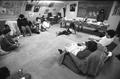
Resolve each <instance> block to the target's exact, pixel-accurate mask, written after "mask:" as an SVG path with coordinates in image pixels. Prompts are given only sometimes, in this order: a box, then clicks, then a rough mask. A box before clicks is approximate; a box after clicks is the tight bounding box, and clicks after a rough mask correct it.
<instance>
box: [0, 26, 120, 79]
mask: <svg viewBox="0 0 120 79" xmlns="http://www.w3.org/2000/svg"><path fill="white" fill-rule="evenodd" d="M62 30H64V29H63V28H62V29H60V28H59V25H54V26H52V27H51V28H50V29H49V30H48V31H46V32H41V33H40V34H33V35H32V36H27V37H24V38H23V37H21V38H20V40H19V41H20V43H21V47H20V48H19V49H18V50H16V51H13V52H12V53H10V54H8V55H6V56H3V57H0V67H2V66H7V67H8V68H9V69H10V71H11V73H13V72H15V71H17V70H18V69H19V68H23V69H24V71H25V72H29V73H30V74H31V75H32V79H89V77H86V76H82V75H77V74H75V73H73V72H72V71H71V70H69V69H68V68H66V67H64V66H59V65H58V63H57V61H58V57H59V53H58V51H57V49H58V48H63V47H64V46H65V45H67V44H69V43H71V42H82V41H86V40H88V39H87V38H88V37H89V35H88V34H84V33H80V32H79V33H77V34H76V35H75V34H71V35H69V36H65V35H63V36H58V37H57V36H56V32H58V31H62ZM116 49H119V46H118V47H117V48H116ZM117 53H119V52H118V51H116V54H117ZM114 63H115V65H113V66H112V68H110V70H111V71H110V73H109V74H110V75H109V74H108V72H103V73H104V74H100V75H99V76H98V77H97V78H96V79H115V77H114V76H115V75H117V73H118V72H119V71H120V68H118V67H119V66H120V61H118V60H117V59H115V62H114ZM114 73H115V74H114ZM112 77H113V78H112ZM116 79H117V78H116Z"/></svg>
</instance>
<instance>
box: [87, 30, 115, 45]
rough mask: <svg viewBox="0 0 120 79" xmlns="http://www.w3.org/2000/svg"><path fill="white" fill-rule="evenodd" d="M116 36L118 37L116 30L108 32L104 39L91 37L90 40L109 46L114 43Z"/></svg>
mask: <svg viewBox="0 0 120 79" xmlns="http://www.w3.org/2000/svg"><path fill="white" fill-rule="evenodd" d="M115 35H116V32H115V31H114V30H107V32H106V34H105V36H104V37H101V38H97V37H96V38H95V37H90V38H89V40H94V41H96V42H97V43H99V44H101V45H103V46H108V45H109V44H111V43H112V42H113V40H114V38H115Z"/></svg>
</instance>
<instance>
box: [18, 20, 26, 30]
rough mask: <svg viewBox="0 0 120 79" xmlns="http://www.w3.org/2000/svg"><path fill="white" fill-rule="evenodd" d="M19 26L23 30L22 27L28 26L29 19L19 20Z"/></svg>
mask: <svg viewBox="0 0 120 79" xmlns="http://www.w3.org/2000/svg"><path fill="white" fill-rule="evenodd" d="M17 25H18V27H20V28H21V26H26V25H28V21H27V19H26V18H23V19H19V18H18V19H17Z"/></svg>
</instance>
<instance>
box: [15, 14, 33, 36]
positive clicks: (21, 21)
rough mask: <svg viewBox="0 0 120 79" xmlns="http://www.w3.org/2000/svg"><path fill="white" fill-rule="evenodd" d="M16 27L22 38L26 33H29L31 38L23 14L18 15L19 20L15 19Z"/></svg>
mask: <svg viewBox="0 0 120 79" xmlns="http://www.w3.org/2000/svg"><path fill="white" fill-rule="evenodd" d="M17 25H18V27H19V29H20V31H21V33H22V34H23V36H24V37H25V35H26V32H27V31H28V32H29V35H30V36H31V34H32V32H31V29H30V27H29V25H28V21H27V18H25V16H24V15H23V14H20V15H19V18H18V19H17Z"/></svg>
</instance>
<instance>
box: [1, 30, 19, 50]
mask: <svg viewBox="0 0 120 79" xmlns="http://www.w3.org/2000/svg"><path fill="white" fill-rule="evenodd" d="M10 31H11V30H10V29H6V28H5V29H3V30H2V35H1V37H2V38H1V41H0V45H1V49H2V50H4V51H12V50H15V49H16V48H18V47H19V45H20V44H19V43H18V40H13V38H12V37H11V36H10Z"/></svg>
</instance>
